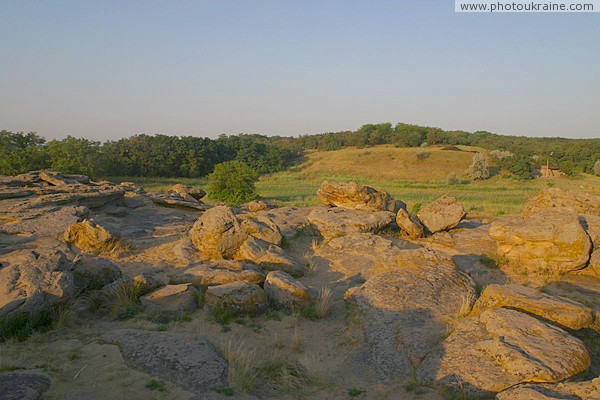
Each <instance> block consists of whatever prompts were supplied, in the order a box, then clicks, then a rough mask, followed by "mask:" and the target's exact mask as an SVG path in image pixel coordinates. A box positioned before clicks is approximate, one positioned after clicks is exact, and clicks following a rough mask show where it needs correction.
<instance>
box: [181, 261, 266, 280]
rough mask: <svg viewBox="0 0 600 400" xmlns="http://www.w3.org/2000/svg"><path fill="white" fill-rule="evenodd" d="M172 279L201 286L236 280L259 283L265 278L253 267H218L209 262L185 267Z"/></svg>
mask: <svg viewBox="0 0 600 400" xmlns="http://www.w3.org/2000/svg"><path fill="white" fill-rule="evenodd" d="M240 264H242V263H240ZM173 279H174V280H175V281H177V282H187V283H193V284H194V285H202V286H212V285H223V284H225V283H231V282H237V281H243V282H249V283H256V284H261V283H263V282H264V280H265V275H264V274H263V273H261V272H258V271H255V270H253V269H240V270H232V269H227V268H218V267H215V266H211V264H201V265H197V266H194V267H191V268H188V269H186V270H185V271H184V272H183V273H181V275H178V276H175V277H173Z"/></svg>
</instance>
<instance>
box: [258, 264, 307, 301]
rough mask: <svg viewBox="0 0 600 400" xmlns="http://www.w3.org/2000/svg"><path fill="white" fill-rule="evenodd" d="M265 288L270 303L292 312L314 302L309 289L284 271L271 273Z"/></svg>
mask: <svg viewBox="0 0 600 400" xmlns="http://www.w3.org/2000/svg"><path fill="white" fill-rule="evenodd" d="M264 288H265V294H266V295H267V298H268V299H269V302H270V303H272V304H275V305H277V306H281V307H286V308H289V309H292V310H294V309H301V308H303V307H305V306H307V305H309V304H310V302H311V300H312V299H311V295H310V291H309V289H308V288H307V287H306V286H305V285H304V284H303V283H302V282H300V281H298V280H297V279H294V278H293V277H292V276H290V275H289V274H286V273H285V272H283V271H271V272H269V273H268V274H267V278H266V279H265V285H264Z"/></svg>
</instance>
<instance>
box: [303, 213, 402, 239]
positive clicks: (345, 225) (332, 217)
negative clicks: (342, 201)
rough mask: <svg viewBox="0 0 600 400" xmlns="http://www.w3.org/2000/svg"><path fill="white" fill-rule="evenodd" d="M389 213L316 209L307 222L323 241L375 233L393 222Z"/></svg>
mask: <svg viewBox="0 0 600 400" xmlns="http://www.w3.org/2000/svg"><path fill="white" fill-rule="evenodd" d="M394 217H395V215H394V213H393V212H390V211H358V210H348V209H345V208H324V207H317V208H315V209H313V210H312V211H311V212H310V214H308V217H307V219H308V221H309V222H310V223H311V224H312V225H313V226H314V227H315V228H316V229H317V230H318V231H319V233H320V234H321V236H323V237H324V238H325V239H332V238H335V237H339V236H344V235H348V234H351V233H364V232H372V233H377V232H379V231H380V230H381V229H382V228H384V227H386V226H387V225H389V224H390V222H392V221H393V220H394Z"/></svg>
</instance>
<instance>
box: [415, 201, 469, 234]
mask: <svg viewBox="0 0 600 400" xmlns="http://www.w3.org/2000/svg"><path fill="white" fill-rule="evenodd" d="M465 215H466V212H465V208H464V207H463V205H462V204H461V203H459V202H458V200H456V199H455V198H454V197H448V196H442V197H440V198H438V199H436V200H434V201H433V202H431V203H429V204H427V205H426V206H424V207H423V208H421V209H420V210H419V212H418V213H417V217H418V218H419V220H420V221H421V222H422V223H423V225H425V227H427V229H429V231H430V232H431V233H435V232H440V231H446V230H449V229H452V228H454V227H455V226H456V225H458V224H459V223H460V221H461V220H462V219H463V218H464V217H465Z"/></svg>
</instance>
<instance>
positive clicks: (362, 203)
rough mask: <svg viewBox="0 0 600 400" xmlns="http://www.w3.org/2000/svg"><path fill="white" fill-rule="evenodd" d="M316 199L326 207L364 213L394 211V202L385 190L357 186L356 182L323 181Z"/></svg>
mask: <svg viewBox="0 0 600 400" xmlns="http://www.w3.org/2000/svg"><path fill="white" fill-rule="evenodd" d="M317 197H318V199H319V201H320V202H321V203H322V204H324V205H326V206H334V207H344V208H349V209H353V210H366V211H391V212H394V211H395V210H394V208H395V201H394V199H393V198H392V197H391V196H390V195H389V194H388V193H387V192H386V191H385V190H383V189H378V188H373V187H371V186H364V185H359V184H358V183H356V182H330V181H324V182H323V183H322V184H321V186H319V189H318V190H317Z"/></svg>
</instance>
